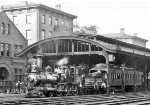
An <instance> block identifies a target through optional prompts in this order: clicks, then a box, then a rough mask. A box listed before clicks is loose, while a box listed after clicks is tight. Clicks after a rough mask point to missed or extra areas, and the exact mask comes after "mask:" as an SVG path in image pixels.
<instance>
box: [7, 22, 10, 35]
mask: <svg viewBox="0 0 150 105" xmlns="http://www.w3.org/2000/svg"><path fill="white" fill-rule="evenodd" d="M6 34H7V35H9V34H10V24H7V26H6Z"/></svg>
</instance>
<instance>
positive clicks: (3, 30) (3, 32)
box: [1, 22, 5, 34]
mask: <svg viewBox="0 0 150 105" xmlns="http://www.w3.org/2000/svg"><path fill="white" fill-rule="evenodd" d="M1 34H5V24H4V23H3V22H2V26H1Z"/></svg>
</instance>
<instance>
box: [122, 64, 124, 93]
mask: <svg viewBox="0 0 150 105" xmlns="http://www.w3.org/2000/svg"><path fill="white" fill-rule="evenodd" d="M122 93H123V94H124V93H125V64H122Z"/></svg>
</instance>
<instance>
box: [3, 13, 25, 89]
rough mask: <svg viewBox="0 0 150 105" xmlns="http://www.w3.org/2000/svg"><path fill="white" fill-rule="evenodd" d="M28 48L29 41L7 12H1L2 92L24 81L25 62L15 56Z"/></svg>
mask: <svg viewBox="0 0 150 105" xmlns="http://www.w3.org/2000/svg"><path fill="white" fill-rule="evenodd" d="M26 46H27V40H26V39H25V38H24V37H23V35H22V34H21V33H20V31H19V30H18V29H17V28H16V26H15V25H14V24H13V23H12V21H11V20H10V19H9V18H8V16H7V15H6V14H5V12H3V11H0V92H2V91H5V90H6V89H10V88H12V87H14V85H15V83H16V82H17V81H18V80H20V81H23V74H24V72H25V70H26V68H25V60H24V59H23V58H18V57H15V54H16V53H18V52H21V51H22V50H23V49H24V48H25V47H26Z"/></svg>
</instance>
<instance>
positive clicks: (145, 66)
mask: <svg viewBox="0 0 150 105" xmlns="http://www.w3.org/2000/svg"><path fill="white" fill-rule="evenodd" d="M146 71H147V64H145V65H144V90H145V92H147V83H146V81H147V80H146V79H147V76H146Z"/></svg>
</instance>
